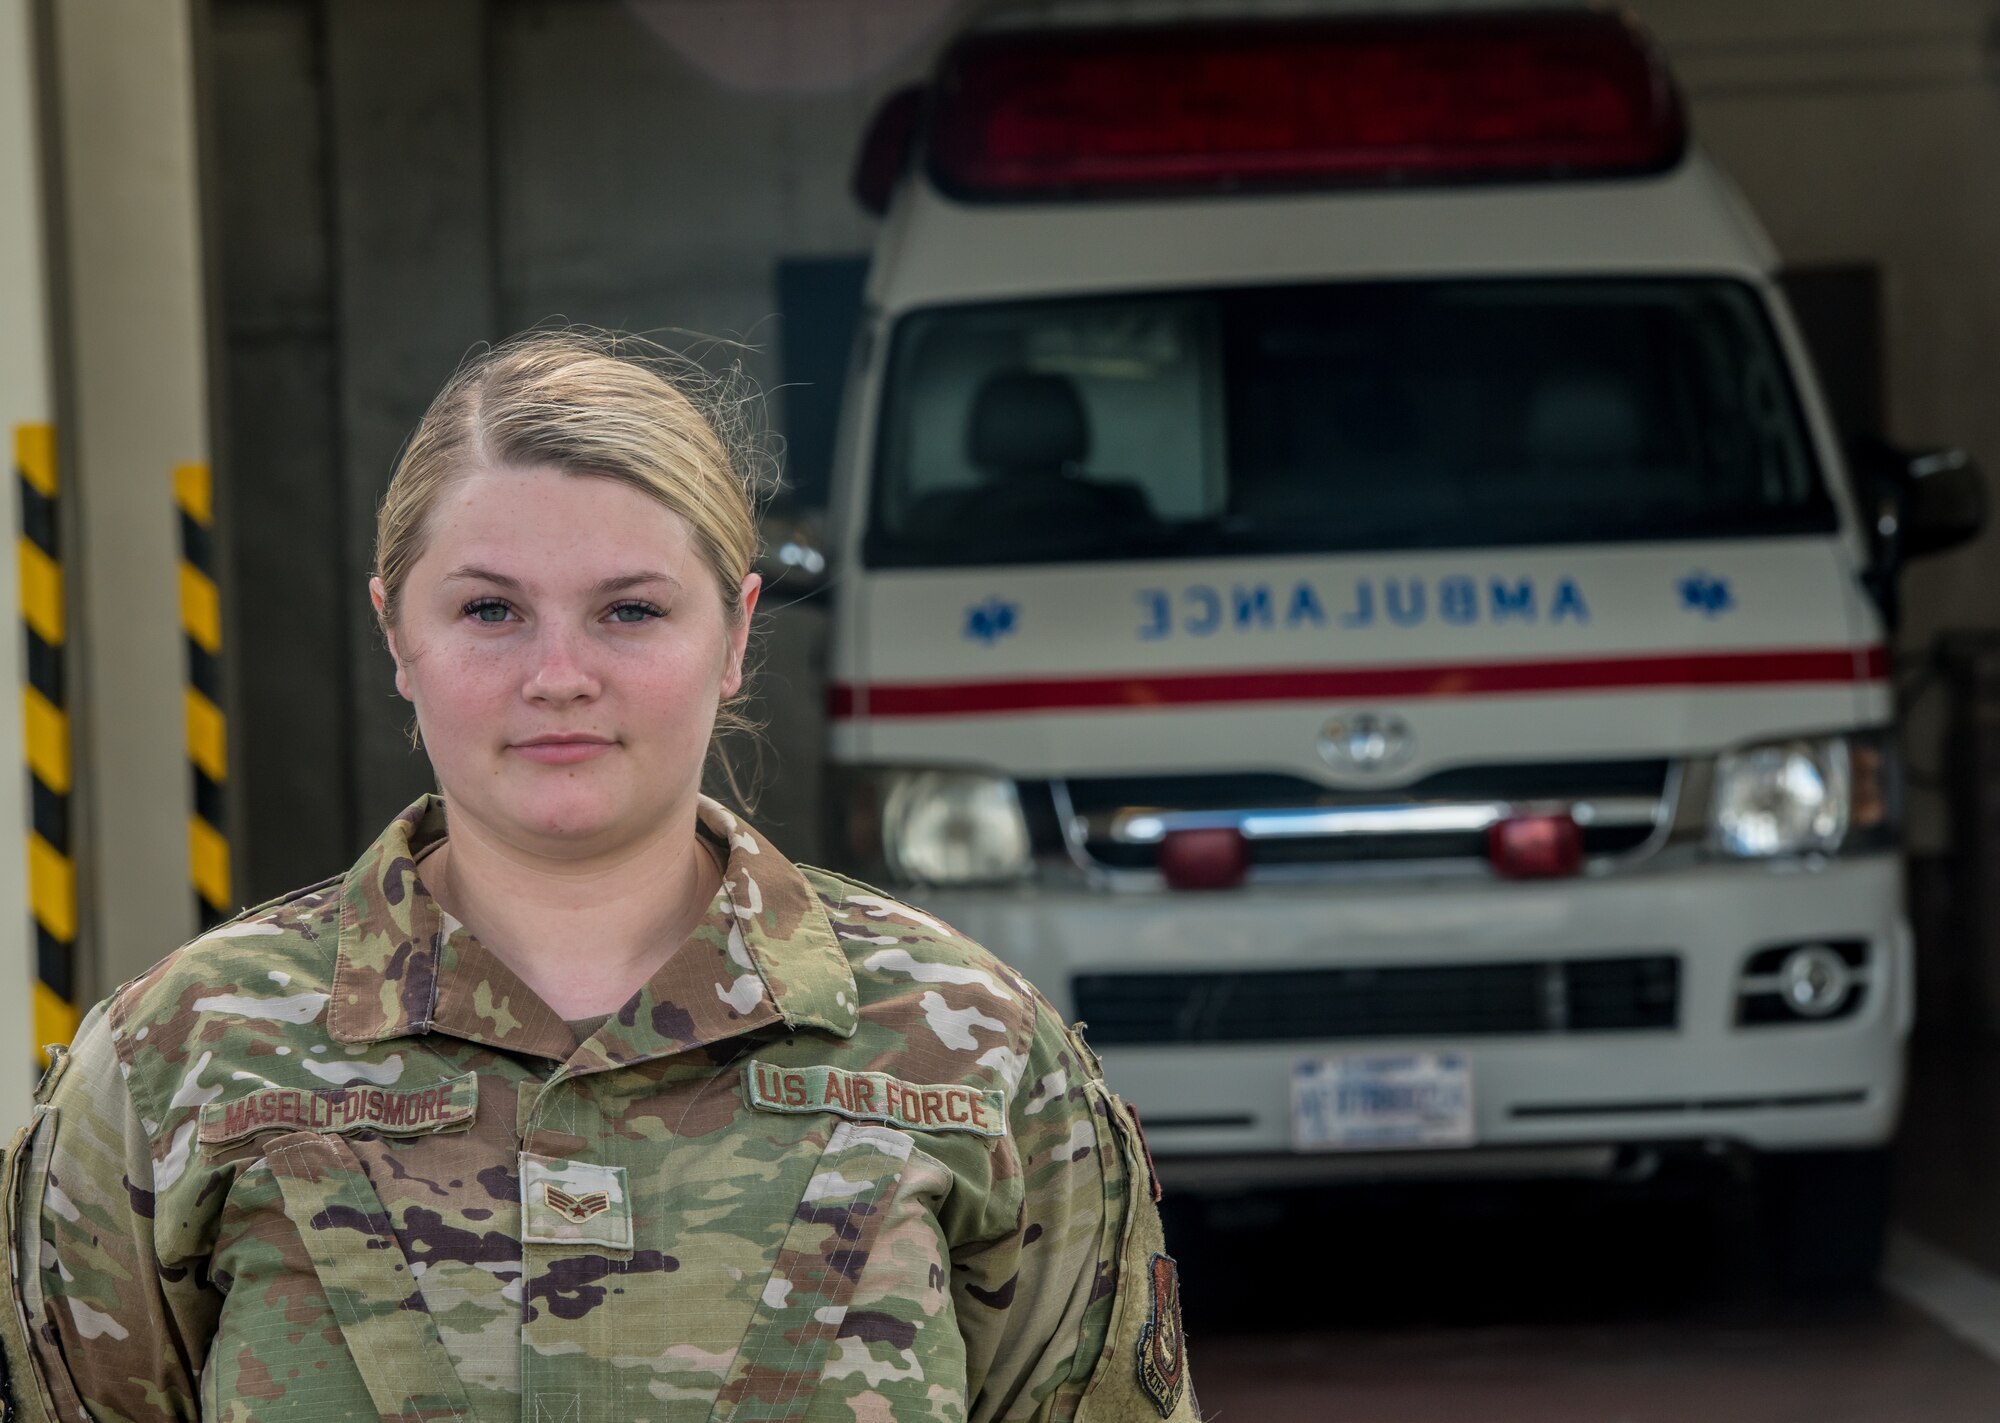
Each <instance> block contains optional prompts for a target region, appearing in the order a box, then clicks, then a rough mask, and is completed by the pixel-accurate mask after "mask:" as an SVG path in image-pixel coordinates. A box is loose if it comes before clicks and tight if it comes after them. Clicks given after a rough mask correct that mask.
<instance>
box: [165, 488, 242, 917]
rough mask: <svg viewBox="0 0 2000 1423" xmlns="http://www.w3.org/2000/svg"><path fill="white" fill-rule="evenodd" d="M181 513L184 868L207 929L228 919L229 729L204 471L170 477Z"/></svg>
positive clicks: (210, 492)
mask: <svg viewBox="0 0 2000 1423" xmlns="http://www.w3.org/2000/svg"><path fill="white" fill-rule="evenodd" d="M174 502H175V503H176V504H178V505H179V506H180V511H181V630H182V631H183V632H184V633H185V634H186V635H187V637H186V641H187V658H188V680H187V747H188V763H189V766H190V767H191V768H192V771H193V775H194V814H193V815H192V816H191V817H190V818H189V820H188V862H189V864H190V866H191V867H192V870H193V875H194V902H195V916H196V918H197V919H198V920H199V921H200V924H201V927H202V928H204V929H207V928H211V927H213V926H214V925H216V924H219V923H221V922H222V921H223V920H224V919H226V918H228V917H229V913H230V909H231V903H230V893H229V840H228V837H227V835H226V834H225V827H226V826H227V824H228V821H227V818H226V816H225V813H224V799H223V796H224V788H225V787H226V786H227V785H228V782H229V755H228V752H229V737H228V734H227V733H228V727H227V725H226V724H225V722H224V721H223V716H222V595H221V594H220V592H219V591H218V590H217V588H216V581H215V489H214V483H213V481H212V480H211V479H210V477H209V471H208V466H207V465H205V464H184V465H182V466H180V467H179V468H178V469H176V470H175V471H174Z"/></svg>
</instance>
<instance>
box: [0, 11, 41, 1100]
mask: <svg viewBox="0 0 2000 1423" xmlns="http://www.w3.org/2000/svg"><path fill="white" fill-rule="evenodd" d="M36 92H37V86H36V83H35V34H34V23H33V15H32V14H31V12H30V8H29V3H28V0H0V432H4V433H5V434H6V436H7V444H8V447H9V448H11V447H12V444H13V435H14V432H15V431H17V430H21V429H23V428H32V427H36V426H46V425H47V424H48V423H49V422H50V421H51V420H52V419H53V418H54V410H53V399H52V392H51V390H50V383H49V351H48V312H47V309H46V306H45V298H44V293H45V292H46V290H47V286H48V269H47V263H46V261H45V260H44V253H43V246H42V211H43V209H42V175H41V153H40V128H41V123H40V115H39V114H38V113H37V112H36V106H35V101H36ZM18 478H19V474H18V472H17V471H9V472H8V473H7V475H6V481H7V487H6V495H5V499H6V509H7V513H6V517H5V519H4V521H0V528H4V529H6V530H7V531H8V532H9V533H10V534H11V535H13V537H10V538H8V540H7V547H8V551H9V555H10V556H13V555H14V554H15V552H16V543H15V539H16V538H18V537H19V536H20V533H21V529H20V526H19V518H20V508H21V496H20V493H19V491H18V490H17V488H16V480H17V479H18ZM19 594H20V583H19V580H18V579H16V578H15V577H14V576H13V574H12V570H8V573H7V576H5V577H0V629H4V630H5V636H4V639H0V645H4V646H5V648H6V655H7V657H8V659H9V665H8V673H9V676H10V678H11V679H12V680H11V682H10V683H9V684H8V686H7V688H6V690H5V693H4V694H0V765H4V766H5V767H6V770H5V772H4V773H0V825H4V826H5V827H6V831H5V833H4V834H0V906H5V912H4V914H0V1003H4V1004H5V1005H6V1006H5V1007H4V1008H0V1131H5V1132H11V1131H13V1129H14V1128H15V1127H16V1126H17V1125H18V1124H19V1123H21V1122H22V1121H24V1120H26V1118H27V1113H28V1092H29V1088H30V1087H31V1086H32V1085H33V1077H32V1074H31V1072H30V1068H29V1064H30V1063H31V1062H32V1061H33V1060H34V1051H35V1049H36V1047H38V1046H39V1045H40V1044H39V1043H38V1042H37V1038H38V1036H39V1035H38V1034H37V1032H36V1025H35V1020H34V1013H33V1010H32V1007H31V1004H32V1003H33V1001H34V985H35V982H36V973H35V950H36V934H35V931H34V921H33V917H32V914H31V913H30V909H29V902H28V875H27V869H28V854H29V848H28V834H29V826H30V823H31V816H32V814H33V811H32V808H31V806H30V804H29V800H28V795H27V790H28V778H27V777H26V776H25V775H23V774H22V771H21V769H20V765H21V763H20V757H21V754H22V748H23V746H24V744H25V728H24V727H23V725H22V703H23V693H22V691H21V690H18V689H19V688H20V687H21V679H22V676H23V667H24V658H25V656H26V653H27V648H26V645H25V644H26V636H25V633H24V632H23V630H22V624H21V605H20V601H19Z"/></svg>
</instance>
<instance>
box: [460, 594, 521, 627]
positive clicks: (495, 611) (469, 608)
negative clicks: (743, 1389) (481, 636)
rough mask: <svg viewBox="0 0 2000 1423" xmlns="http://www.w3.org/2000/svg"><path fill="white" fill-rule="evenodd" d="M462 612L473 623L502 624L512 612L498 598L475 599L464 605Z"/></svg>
mask: <svg viewBox="0 0 2000 1423" xmlns="http://www.w3.org/2000/svg"><path fill="white" fill-rule="evenodd" d="M464 612H465V615H466V616H467V617H469V618H471V619H473V620H474V621H475V622H482V623H504V622H506V621H507V619H508V618H509V617H511V616H512V615H513V612H514V610H513V609H512V608H510V607H508V606H507V605H506V604H505V603H504V602H502V601H501V600H500V599H498V598H475V599H473V600H472V601H471V602H470V603H467V604H466V605H465V608H464Z"/></svg>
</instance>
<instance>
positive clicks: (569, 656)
mask: <svg viewBox="0 0 2000 1423" xmlns="http://www.w3.org/2000/svg"><path fill="white" fill-rule="evenodd" d="M602 690H603V685H602V683H601V682H600V681H599V679H598V676H597V673H596V672H595V671H594V670H593V668H592V665H591V658H590V650H589V647H588V638H587V637H586V635H585V634H583V633H582V632H580V631H576V630H572V629H567V628H563V627H560V626H555V625H551V624H548V623H545V624H543V627H542V631H541V635H540V636H539V637H537V638H536V639H535V659H534V665H533V666H532V667H531V668H530V669H529V671H528V679H527V681H526V682H525V683H524V684H523V685H522V688H521V695H522V696H523V697H525V698H527V700H529V701H531V702H537V703H540V704H542V705H544V706H568V705H570V704H571V703H574V702H580V701H589V700H591V699H592V698H594V697H595V696H597V694H598V693H599V692H600V691H602Z"/></svg>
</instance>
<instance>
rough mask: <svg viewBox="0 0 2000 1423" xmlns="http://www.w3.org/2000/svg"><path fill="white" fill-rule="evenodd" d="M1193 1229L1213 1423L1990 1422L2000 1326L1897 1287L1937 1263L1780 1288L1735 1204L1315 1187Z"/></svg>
mask: <svg viewBox="0 0 2000 1423" xmlns="http://www.w3.org/2000/svg"><path fill="white" fill-rule="evenodd" d="M1431 1204H1432V1205H1433V1206H1434V1205H1435V1204H1436V1203H1431ZM1315 1214H1317V1215H1318V1216H1319V1218H1320V1220H1321V1222H1322V1225H1321V1231H1320V1234H1319V1235H1318V1236H1307V1235H1305V1234H1304V1231H1306V1230H1310V1228H1311V1227H1310V1226H1309V1225H1305V1226H1304V1228H1303V1230H1302V1223H1303V1222H1304V1221H1309V1220H1310V1219H1311V1218H1312V1217H1313V1216H1314V1215H1315ZM1349 1232H1352V1233H1353V1234H1352V1237H1351V1238H1347V1237H1348V1236H1349ZM1399 1240H1401V1241H1405V1242H1407V1245H1406V1246H1405V1247H1398V1246H1397V1245H1396V1244H1395V1243H1394V1242H1396V1241H1399ZM1183 1242H1186V1244H1187V1245H1191V1246H1192V1247H1193V1248H1192V1250H1191V1251H1190V1252H1189V1253H1190V1255H1191V1258H1190V1259H1189V1260H1188V1261H1187V1265H1188V1274H1187V1281H1186V1284H1185V1286H1184V1290H1185V1298H1186V1299H1187V1302H1188V1314H1189V1318H1188V1331H1189V1340H1190V1357H1191V1360H1192V1363H1193V1366H1194V1378H1195V1382H1196V1387H1197V1389H1198V1391H1199V1395H1200V1399H1201V1403H1202V1406H1203V1409H1204V1410H1205V1413H1204V1416H1205V1417H1207V1418H1209V1419H1211V1420H1218V1419H1219V1420H1222V1423H1251V1420H1260V1421H1261V1420H1270V1423H1290V1420H1309V1419H1310V1420H1318V1419H1327V1420H1341V1423H1513V1420H1520V1423H1792V1421H1793V1420H1796V1423H1905V1420H1908V1423H1975V1421H1976V1423H1993V1420H1994V1419H1996V1418H2000V1344H1996V1342H1995V1341H1996V1339H2000V1331H1992V1330H1989V1338H1988V1341H1987V1346H1986V1348H1985V1349H1983V1350H1982V1349H1981V1348H1980V1347H1978V1346H1976V1345H1975V1344H1973V1343H1969V1342H1966V1341H1965V1340H1964V1339H1962V1338H1960V1337H1957V1335H1955V1333H1954V1332H1953V1328H1952V1327H1951V1324H1953V1323H1956V1324H1959V1325H1963V1324H1965V1323H1966V1321H1965V1320H1964V1319H1963V1318H1962V1315H1963V1313H1964V1312H1963V1311H1960V1314H1959V1316H1958V1317H1954V1318H1953V1319H1952V1320H1951V1321H1950V1322H1949V1323H1948V1322H1947V1321H1946V1320H1945V1319H1941V1318H1940V1317H1938V1316H1937V1315H1935V1314H1933V1313H1930V1312H1927V1311H1926V1310H1925V1309H1922V1308H1919V1307H1918V1306H1917V1305H1915V1304H1913V1303H1911V1302H1909V1301H1908V1300H1906V1299H1905V1298H1903V1297H1901V1296H1902V1295H1904V1294H1907V1293H1909V1291H1908V1290H1907V1289H1906V1288H1905V1287H1904V1285H1903V1283H1902V1280H1901V1276H1902V1274H1904V1273H1907V1267H1906V1264H1905V1262H1904V1261H1903V1259H1902V1255H1903V1254H1904V1252H1905V1251H1906V1250H1916V1251H1922V1252H1923V1253H1924V1254H1925V1255H1926V1256H1928V1254H1929V1252H1928V1251H1927V1250H1925V1249H1924V1247H1923V1246H1922V1245H1921V1243H1918V1242H1911V1241H1909V1240H1908V1238H1907V1237H1904V1238H1903V1239H1901V1240H1899V1244H1898V1247H1897V1249H1896V1250H1894V1251H1892V1265H1891V1270H1890V1271H1889V1279H1890V1284H1889V1285H1888V1286H1887V1287H1885V1288H1884V1289H1882V1290H1879V1291H1875V1292H1870V1293H1864V1294H1860V1295H1855V1296H1849V1297H1844V1298H1830V1299H1829V1298H1823V1299H1796V1298H1790V1297H1788V1296H1786V1295H1785V1294H1784V1293H1783V1292H1782V1291H1780V1290H1779V1289H1777V1287H1776V1286H1775V1285H1774V1284H1773V1283H1772V1282H1771V1281H1770V1280H1769V1279H1768V1278H1767V1276H1766V1275H1765V1273H1764V1272H1763V1270H1762V1268H1761V1266H1760V1265H1759V1263H1758V1255H1757V1250H1756V1242H1755V1240H1754V1238H1753V1237H1752V1235H1751V1234H1750V1230H1749V1224H1748V1221H1747V1218H1746V1217H1745V1216H1743V1215H1741V1214H1739V1213H1734V1212H1731V1211H1730V1210H1728V1209H1726V1208H1724V1209H1720V1210H1717V1209H1712V1208H1707V1207H1701V1206H1697V1205H1695V1204H1694V1203H1692V1202H1691V1201H1687V1200H1671V1199H1670V1200H1666V1201H1658V1200H1647V1201H1637V1200H1634V1201H1627V1202H1623V1203H1619V1204H1616V1205H1613V1206H1611V1207H1608V1208H1606V1207H1601V1206H1599V1207H1593V1206H1592V1205H1590V1204H1589V1203H1587V1202H1585V1201H1582V1200H1580V1199H1579V1198H1577V1197H1575V1196H1573V1195H1570V1194H1568V1193H1565V1192H1559V1193H1556V1194H1554V1195H1550V1196H1539V1195H1537V1194H1536V1193H1532V1192H1530V1193H1526V1194H1524V1195H1520V1194H1517V1195H1516V1196H1515V1197H1514V1198H1513V1199H1511V1200H1508V1201H1504V1202H1500V1203H1495V1204H1493V1205H1492V1206H1491V1207H1490V1208H1489V1209H1486V1210H1481V1211H1474V1212H1469V1213H1468V1212H1459V1213H1456V1214H1452V1215H1446V1216H1440V1215H1437V1214H1434V1213H1432V1210H1431V1209H1430V1208H1429V1207H1418V1208H1415V1209H1412V1208H1410V1207H1409V1206H1407V1205H1404V1204H1400V1203H1396V1202H1384V1201H1382V1200H1380V1199H1376V1200H1372V1201H1371V1200H1348V1201H1341V1200H1322V1201H1321V1202H1320V1203H1319V1204H1318V1205H1317V1207H1316V1208H1314V1207H1305V1208H1303V1209H1301V1210H1300V1211H1298V1212H1296V1213H1293V1214H1290V1215H1288V1218H1287V1219H1286V1220H1285V1221H1271V1222H1265V1223H1264V1224H1262V1225H1261V1226H1259V1227H1258V1228H1256V1229H1254V1230H1252V1231H1249V1232H1247V1233H1246V1232H1243V1231H1240V1230H1238V1231H1230V1232H1226V1233H1224V1234H1223V1235H1222V1236H1221V1238H1220V1239H1218V1238H1216V1235H1215V1232H1212V1231H1202V1232H1198V1233H1197V1236H1196V1237H1195V1238H1190V1236H1188V1235H1186V1234H1183V1235H1182V1236H1181V1237H1180V1239H1178V1240H1176V1242H1175V1248H1176V1249H1182V1248H1184V1247H1183ZM1988 1287H1989V1289H1990V1290H1991V1291H1992V1293H1991V1294H1990V1295H1989V1297H1988V1300H1987V1304H1988V1306H1989V1308H1988V1314H1989V1316H1990V1317H1989V1319H1988V1320H1987V1323H1988V1324H1992V1323H1994V1322H1996V1321H2000V1315H1995V1314H1993V1313H1992V1310H1991V1308H1990V1306H1991V1301H1992V1300H1993V1299H1995V1298H2000V1285H1993V1284H1992V1283H1991V1282H1990V1281H1989V1282H1988ZM1972 1322H1973V1323H1974V1324H1977V1323H1978V1322H1979V1321H1977V1320H1974V1321H1972Z"/></svg>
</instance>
